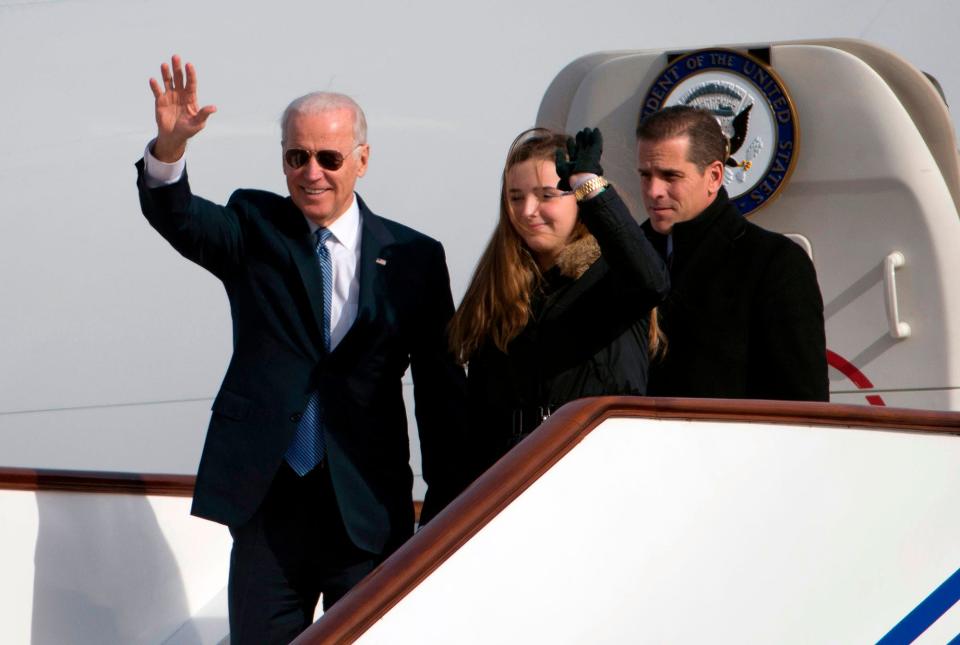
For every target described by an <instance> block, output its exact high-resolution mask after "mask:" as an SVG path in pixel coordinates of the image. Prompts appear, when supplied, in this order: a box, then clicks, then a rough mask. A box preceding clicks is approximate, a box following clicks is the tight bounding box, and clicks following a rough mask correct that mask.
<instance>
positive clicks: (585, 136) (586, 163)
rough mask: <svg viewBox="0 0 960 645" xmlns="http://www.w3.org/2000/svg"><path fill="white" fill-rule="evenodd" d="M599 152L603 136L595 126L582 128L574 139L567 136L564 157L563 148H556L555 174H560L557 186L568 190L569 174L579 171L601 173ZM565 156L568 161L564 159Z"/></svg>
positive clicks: (600, 151)
mask: <svg viewBox="0 0 960 645" xmlns="http://www.w3.org/2000/svg"><path fill="white" fill-rule="evenodd" d="M601 154H603V136H602V135H601V134H600V130H598V129H597V128H584V129H583V130H581V131H580V132H578V133H577V139H576V141H574V139H573V137H567V155H566V157H565V156H564V154H563V148H557V174H558V175H559V176H560V182H559V183H558V184H557V188H559V189H560V190H570V175H575V174H577V173H580V172H588V173H591V174H594V175H602V174H603V167H601V166H600V155H601ZM567 157H569V159H570V161H567V160H566V159H567Z"/></svg>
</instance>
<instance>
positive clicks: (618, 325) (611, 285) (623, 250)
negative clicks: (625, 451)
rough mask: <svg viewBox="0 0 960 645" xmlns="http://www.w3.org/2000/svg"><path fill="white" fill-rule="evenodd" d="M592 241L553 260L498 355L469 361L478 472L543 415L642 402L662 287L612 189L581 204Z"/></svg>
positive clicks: (489, 350)
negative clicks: (599, 402) (522, 321)
mask: <svg viewBox="0 0 960 645" xmlns="http://www.w3.org/2000/svg"><path fill="white" fill-rule="evenodd" d="M579 216H580V218H581V221H583V222H584V224H585V225H586V226H587V229H588V230H589V231H590V233H591V236H589V237H587V238H584V239H582V240H578V241H577V242H575V243H573V244H571V245H570V246H568V247H567V248H566V249H564V251H563V252H562V253H561V256H560V259H559V260H558V263H557V265H556V266H554V267H553V268H552V269H550V270H549V271H547V272H546V273H545V274H544V276H543V283H542V289H541V291H540V292H539V293H537V295H536V296H535V297H534V298H533V301H532V302H531V308H532V316H531V320H530V321H529V323H528V324H527V326H526V327H525V328H524V330H523V331H522V332H521V333H520V334H519V335H518V336H517V337H516V338H514V339H513V341H511V342H510V344H509V346H508V348H507V350H508V351H507V352H506V353H504V352H501V351H500V350H499V349H497V348H496V346H495V345H494V344H493V342H492V341H491V342H487V343H486V344H484V345H483V346H481V348H480V349H479V350H478V351H477V352H476V353H475V354H474V356H472V357H471V358H470V361H469V364H468V369H467V389H468V397H469V401H470V405H471V411H472V418H473V421H474V422H475V423H476V424H477V427H476V428H475V431H474V435H475V436H476V437H480V438H481V442H482V443H483V446H482V447H481V448H480V449H479V452H480V453H481V457H480V458H481V460H482V461H484V463H483V467H484V468H485V467H487V466H489V465H491V464H492V463H493V462H494V461H496V459H498V458H499V457H500V456H502V455H503V453H504V452H506V450H508V449H509V448H510V447H511V446H512V445H513V444H514V443H516V441H517V440H519V438H521V437H520V436H519V435H520V434H521V433H523V434H526V433H528V432H529V431H531V430H532V429H534V428H535V427H536V426H537V425H538V424H539V422H540V421H541V420H542V416H543V415H542V414H541V411H542V412H545V413H549V411H552V410H554V409H556V408H557V407H559V406H561V405H563V404H564V403H567V402H569V401H572V400H574V399H577V398H582V397H585V396H599V395H608V394H622V395H642V394H644V393H646V388H647V365H648V358H647V346H648V341H647V332H648V325H649V317H650V311H651V309H652V308H653V307H655V306H656V305H657V304H659V303H660V302H661V301H662V300H663V299H664V298H665V297H666V294H667V292H668V290H669V277H668V274H667V270H666V266H665V265H664V263H663V261H662V260H661V259H660V257H659V256H658V255H657V253H656V251H654V249H653V248H652V246H651V245H650V243H649V242H648V240H647V239H646V237H645V236H644V234H643V231H642V230H641V229H640V226H639V224H637V222H636V221H635V220H634V219H633V217H632V216H631V215H630V213H629V211H628V210H627V207H626V205H624V203H623V201H622V200H621V199H620V197H619V196H618V195H617V193H616V191H615V190H614V188H613V187H609V188H607V189H606V190H605V191H603V192H602V193H600V194H599V195H597V196H596V197H594V198H593V199H590V200H587V201H585V202H582V203H581V204H580V210H579Z"/></svg>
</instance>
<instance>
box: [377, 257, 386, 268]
mask: <svg viewBox="0 0 960 645" xmlns="http://www.w3.org/2000/svg"><path fill="white" fill-rule="evenodd" d="M377 264H379V265H380V266H382V267H385V266H387V261H386V260H384V259H383V258H377Z"/></svg>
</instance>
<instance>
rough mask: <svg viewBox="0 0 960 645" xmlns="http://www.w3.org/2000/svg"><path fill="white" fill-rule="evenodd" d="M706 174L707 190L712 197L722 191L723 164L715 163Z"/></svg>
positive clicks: (708, 167) (708, 168)
mask: <svg viewBox="0 0 960 645" xmlns="http://www.w3.org/2000/svg"><path fill="white" fill-rule="evenodd" d="M705 173H706V176H707V189H708V190H709V191H710V194H711V195H714V194H716V193H717V191H719V190H720V186H723V163H721V162H720V161H714V162H713V163H712V164H710V165H709V166H707V169H706V171H705Z"/></svg>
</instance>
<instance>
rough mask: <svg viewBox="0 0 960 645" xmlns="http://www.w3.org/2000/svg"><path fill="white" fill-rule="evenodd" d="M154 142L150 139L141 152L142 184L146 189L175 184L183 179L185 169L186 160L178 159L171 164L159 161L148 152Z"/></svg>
mask: <svg viewBox="0 0 960 645" xmlns="http://www.w3.org/2000/svg"><path fill="white" fill-rule="evenodd" d="M154 141H156V139H151V140H150V143H148V144H147V149H146V150H144V151H143V166H144V172H143V180H144V183H146V185H147V188H160V187H161V186H169V185H170V184H175V183H177V182H178V181H180V178H181V177H183V171H184V170H186V168H187V161H186V159H185V158H184V157H180V158H179V159H177V160H176V161H174V162H173V163H166V162H163V161H160V160H159V159H157V158H156V157H154V156H153V153H152V152H150V149H151V148H153V143H154Z"/></svg>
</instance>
